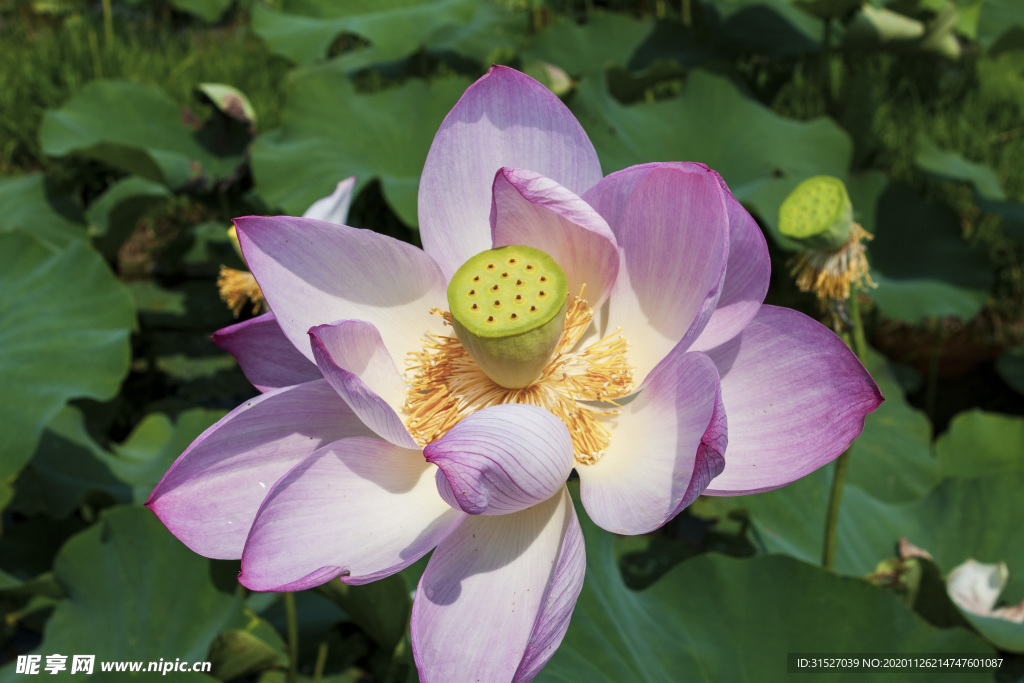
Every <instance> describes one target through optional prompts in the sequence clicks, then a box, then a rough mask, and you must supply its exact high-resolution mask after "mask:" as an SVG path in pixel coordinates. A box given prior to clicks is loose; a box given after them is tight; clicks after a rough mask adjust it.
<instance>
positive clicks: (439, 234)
mask: <svg viewBox="0 0 1024 683" xmlns="http://www.w3.org/2000/svg"><path fill="white" fill-rule="evenodd" d="M502 166H508V167H511V168H524V169H529V170H531V171H535V172H537V173H539V174H541V175H543V176H546V177H548V178H551V179H553V180H555V181H556V182H558V183H560V184H561V185H563V186H564V187H566V188H568V189H569V190H570V191H571V192H574V193H576V194H583V192H584V191H585V190H587V189H588V188H589V187H591V186H592V185H594V184H595V183H596V182H597V181H598V180H600V179H601V165H600V163H599V162H598V160H597V153H596V152H595V151H594V146H593V145H592V144H590V140H589V139H588V138H587V135H586V133H584V132H583V128H582V127H581V126H580V124H579V123H578V122H577V121H576V119H575V118H574V117H573V115H572V114H571V113H570V112H569V110H568V109H566V108H565V105H563V104H562V103H561V101H559V99H558V98H557V97H555V96H554V95H553V94H552V93H551V92H550V91H549V90H548V89H547V88H545V87H544V86H543V85H541V84H540V83H538V82H537V81H535V80H533V79H532V78H530V77H528V76H526V75H524V74H521V73H519V72H518V71H514V70H513V69H509V68H506V67H503V66H492V67H491V69H490V70H489V71H488V72H487V74H485V75H484V76H483V77H482V78H480V80H478V81H477V82H476V83H474V84H473V85H471V86H470V87H469V89H467V90H466V92H465V94H464V95H463V96H462V98H461V99H460V100H459V101H458V102H457V103H456V105H455V107H453V108H452V110H451V112H449V113H448V116H447V117H445V120H444V122H443V123H442V124H441V128H440V130H438V131H437V135H436V136H434V142H433V144H431V146H430V152H429V154H427V161H426V164H425V165H424V166H423V175H422V176H421V177H420V189H419V219H420V237H421V238H422V240H423V248H424V249H425V250H426V252H427V253H428V254H430V255H431V256H432V257H433V258H434V260H435V261H437V264H438V265H439V266H440V267H441V270H442V271H443V272H444V274H445V276H446V277H451V276H452V274H453V273H454V272H455V271H456V270H457V269H458V268H459V266H461V265H462V264H463V263H464V262H465V261H466V260H467V259H469V257H471V256H474V255H476V254H478V253H480V252H481V251H484V250H486V249H490V248H491V235H490V231H489V230H488V226H489V221H488V218H489V216H490V211H491V184H492V181H493V180H494V174H495V173H496V172H497V171H498V169H499V168H501V167H502Z"/></svg>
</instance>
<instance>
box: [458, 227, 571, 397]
mask: <svg viewBox="0 0 1024 683" xmlns="http://www.w3.org/2000/svg"><path fill="white" fill-rule="evenodd" d="M568 295H569V286H568V282H567V280H566V278H565V273H564V272H563V271H562V268H561V266H559V265H558V263H556V262H555V260H554V259H553V258H551V257H550V256H548V255H547V254H545V253H544V252H543V251H540V250H539V249H534V248H532V247H525V246H519V245H514V246H508V247H500V248H498V249H489V250H487V251H484V252H481V253H479V254H477V255H476V256H474V257H472V258H471V259H469V260H468V261H466V262H465V263H463V264H462V266H461V267H460V268H459V269H458V270H457V271H455V275H453V276H452V279H451V282H449V283H448V307H449V310H450V311H451V315H452V326H453V327H454V328H455V334H456V335H457V336H458V338H459V341H460V342H462V346H463V347H464V348H465V349H466V351H467V352H468V353H469V355H470V356H472V358H473V360H475V361H476V363H477V365H479V366H480V369H481V370H483V371H484V372H485V373H486V374H487V376H488V377H490V378H491V379H492V380H494V382H495V383H497V384H499V385H501V386H503V387H506V388H508V389H519V388H522V387H527V386H529V385H530V384H532V383H533V382H534V381H535V380H536V379H537V378H538V377H540V374H541V372H542V371H543V370H544V366H545V365H547V363H548V361H549V360H551V355H552V353H554V351H555V348H556V347H557V346H558V339H559V337H560V336H561V334H562V327H563V325H564V323H565V310H566V305H567V302H568Z"/></svg>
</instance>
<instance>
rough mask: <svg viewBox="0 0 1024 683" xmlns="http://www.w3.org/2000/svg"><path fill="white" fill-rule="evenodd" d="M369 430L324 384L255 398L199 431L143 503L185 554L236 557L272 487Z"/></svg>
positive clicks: (290, 389) (300, 385)
mask: <svg viewBox="0 0 1024 683" xmlns="http://www.w3.org/2000/svg"><path fill="white" fill-rule="evenodd" d="M369 434H370V431H369V430H368V429H367V428H366V427H365V426H363V423H362V422H361V421H360V420H359V418H358V417H356V416H355V415H354V414H353V413H352V411H351V410H350V409H349V407H348V406H347V405H345V402H344V401H342V400H341V399H340V398H339V397H338V394H337V393H336V392H335V391H334V390H333V389H332V388H331V387H330V385H329V384H328V383H327V382H325V381H324V380H322V379H321V380H319V381H316V382H309V383H308V384H299V385H297V386H293V387H286V388H284V389H278V390H275V391H270V392H267V393H265V394H261V395H260V396H257V397H256V398H254V399H252V400H250V401H246V402H245V403H243V404H242V405H240V406H239V407H238V408H235V409H234V410H233V411H231V412H230V413H228V414H227V415H226V416H224V417H223V418H221V419H220V421H218V422H217V423H216V424H215V425H213V426H212V427H210V428H209V429H207V430H206V431H205V432H203V433H202V434H201V435H200V436H199V438H197V439H196V440H195V441H194V442H192V445H191V446H189V448H188V450H186V451H185V452H184V453H182V455H181V456H180V457H179V458H178V459H177V460H176V461H175V462H174V464H173V465H171V468H170V469H169V470H168V471H167V473H166V474H165V475H164V477H163V479H161V480H160V483H159V484H157V486H156V488H155V489H154V490H153V493H152V494H151V495H150V496H149V500H148V501H146V505H147V506H148V507H149V509H151V510H152V511H153V512H154V513H156V516H157V517H159V518H160V521H161V522H163V523H164V525H165V526H166V527H167V528H168V529H170V531H171V533H172V534H174V535H175V536H177V537H178V539H180V540H181V542H182V543H184V544H185V545H187V546H188V547H189V548H191V549H192V550H193V551H195V552H197V553H199V554H200V555H205V556H206V557H212V558H215V559H223V560H230V559H238V558H239V557H241V556H242V546H243V545H244V544H245V537H246V536H247V535H248V533H249V528H250V527H251V526H252V521H253V518H254V517H255V516H256V510H257V509H259V506H260V504H261V503H262V502H263V499H264V498H265V497H266V495H267V493H268V492H269V491H270V488H271V487H272V486H273V485H274V483H275V482H276V481H277V480H278V479H280V478H281V477H282V476H284V474H285V473H286V472H288V470H289V469H291V468H292V467H293V466H294V465H295V464H296V463H298V462H299V461H301V460H302V459H303V458H305V457H306V456H308V455H309V454H310V453H312V452H313V451H315V450H317V449H318V448H320V447H322V446H324V445H326V444H329V443H331V442H334V441H337V440H338V439H345V438H348V437H353V436H365V435H369Z"/></svg>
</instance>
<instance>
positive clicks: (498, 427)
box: [423, 404, 573, 515]
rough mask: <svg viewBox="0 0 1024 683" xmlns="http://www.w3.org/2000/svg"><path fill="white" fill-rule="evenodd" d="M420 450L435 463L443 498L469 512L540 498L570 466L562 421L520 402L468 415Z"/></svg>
mask: <svg viewBox="0 0 1024 683" xmlns="http://www.w3.org/2000/svg"><path fill="white" fill-rule="evenodd" d="M423 455H424V457H425V458H426V459H427V462H432V463H434V464H435V465H437V466H438V468H439V469H438V472H437V488H438V491H440V493H441V497H442V498H444V499H445V500H447V501H448V502H449V503H450V504H451V505H452V506H453V507H456V508H458V509H461V510H463V511H464V512H468V513H469V514H471V515H481V514H483V515H504V514H508V513H510V512H518V511H520V510H525V509H526V508H528V507H531V506H533V505H536V504H537V503H541V502H543V501H545V500H547V499H548V498H550V497H551V496H553V495H555V494H556V493H558V491H560V490H561V489H563V488H564V487H565V480H566V478H567V477H568V476H569V473H570V472H572V467H573V457H572V439H570V438H569V429H568V428H567V427H566V426H565V423H563V422H562V421H561V420H559V419H558V418H557V417H555V416H554V415H552V414H551V413H549V412H548V411H546V410H544V409H543V408H538V407H536V406H530V405H521V404H509V405H500V406H494V407H492V408H485V409H484V410H481V411H479V412H476V413H473V414H472V415H469V416H468V417H466V418H464V419H463V420H462V421H461V422H459V423H458V424H456V425H455V426H454V427H452V429H451V430H450V431H449V432H448V433H447V434H446V435H445V436H444V437H443V438H441V439H440V440H439V441H435V442H433V443H431V444H428V445H427V447H426V448H424V449H423Z"/></svg>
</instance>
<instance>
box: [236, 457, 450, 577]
mask: <svg viewBox="0 0 1024 683" xmlns="http://www.w3.org/2000/svg"><path fill="white" fill-rule="evenodd" d="M433 474H434V467H433V466H432V465H429V464H427V463H426V462H424V460H423V457H422V455H421V454H420V452H419V451H418V450H410V449H406V448H400V447H398V446H395V445H394V444H390V443H388V442H387V441H382V440H380V439H373V438H356V439H345V440H343V441H337V442H335V443H333V444H330V445H329V446H326V447H324V448H321V449H320V450H318V451H316V452H315V453H313V454H312V455H310V456H309V457H307V458H306V459H305V460H303V461H302V462H301V463H299V464H298V465H296V466H295V467H294V468H293V469H292V470H291V471H289V472H288V473H287V474H286V475H285V476H284V477H282V478H281V479H280V481H278V482H277V484H276V485H275V486H274V488H273V489H272V490H271V491H270V493H269V494H268V495H267V498H266V500H265V501H264V503H263V505H262V506H261V507H260V510H259V513H258V514H257V516H256V520H255V521H254V522H253V525H252V531H251V532H250V533H249V538H248V540H247V541H246V543H245V550H244V552H243V553H242V572H241V574H239V576H238V580H239V581H240V582H241V583H242V585H244V586H247V587H248V588H251V589H253V590H259V591H269V590H274V591H296V590H305V589H306V588H311V587H313V586H318V585H320V584H322V583H325V582H326V581H329V580H331V579H333V578H334V577H336V576H340V577H341V580H342V581H343V582H344V583H349V584H361V583H368V582H370V581H374V580H376V579H380V578H383V577H385V576H389V575H391V574H394V573H395V572H397V571H399V570H401V569H403V568H405V567H408V566H409V565H410V564H412V563H413V562H415V561H416V560H418V559H419V558H421V557H423V555H425V554H426V553H428V552H429V551H430V550H431V548H433V547H434V546H436V545H437V544H438V543H439V542H440V541H441V539H443V538H445V537H446V536H447V535H448V534H450V533H451V532H452V530H453V529H455V528H456V527H457V526H458V525H459V522H460V521H461V520H462V519H463V518H464V517H465V515H463V514H462V513H461V512H459V511H457V510H453V509H452V508H451V506H449V505H448V504H447V503H445V502H444V501H443V500H441V497H440V496H438V495H437V488H436V487H435V486H434V477H433Z"/></svg>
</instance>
